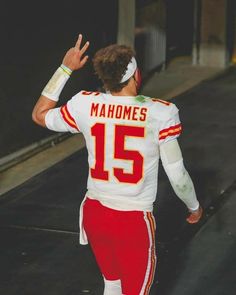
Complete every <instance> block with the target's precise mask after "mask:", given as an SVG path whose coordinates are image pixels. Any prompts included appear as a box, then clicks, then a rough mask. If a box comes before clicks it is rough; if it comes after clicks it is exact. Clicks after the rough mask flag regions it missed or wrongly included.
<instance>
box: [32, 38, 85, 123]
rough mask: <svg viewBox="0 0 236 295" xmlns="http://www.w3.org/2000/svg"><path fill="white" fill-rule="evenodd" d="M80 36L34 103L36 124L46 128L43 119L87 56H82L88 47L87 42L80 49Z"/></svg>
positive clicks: (53, 106)
mask: <svg viewBox="0 0 236 295" xmlns="http://www.w3.org/2000/svg"><path fill="white" fill-rule="evenodd" d="M81 42H82V35H81V34H80V35H79V37H78V40H77V42H76V44H75V46H74V47H72V48H70V49H69V50H68V51H67V53H66V55H65V56H64V58H63V61H62V65H61V66H60V67H59V68H58V69H57V70H56V72H55V73H54V75H53V76H52V78H51V79H50V80H49V82H48V84H47V85H46V87H45V88H44V90H43V92H42V95H41V96H40V98H39V100H38V102H37V103H36V105H35V107H34V109H33V113H32V118H33V121H35V122H36V123H37V124H39V125H41V126H43V127H46V123H45V117H46V115H47V113H48V111H49V110H51V109H53V108H55V106H56V103H57V101H58V100H59V96H60V94H61V91H62V89H63V88H64V86H65V84H66V82H67V81H68V79H69V77H70V75H71V73H72V71H74V70H78V69H80V68H82V67H83V66H84V65H85V64H86V62H87V60H88V56H87V55H86V56H84V57H83V54H84V53H85V52H86V51H87V49H88V47H89V42H86V43H85V45H84V46H83V47H82V48H80V47H81Z"/></svg>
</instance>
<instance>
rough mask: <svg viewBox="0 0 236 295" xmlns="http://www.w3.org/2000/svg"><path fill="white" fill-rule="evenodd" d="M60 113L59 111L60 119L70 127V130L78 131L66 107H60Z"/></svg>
mask: <svg viewBox="0 0 236 295" xmlns="http://www.w3.org/2000/svg"><path fill="white" fill-rule="evenodd" d="M60 111H61V114H62V118H63V119H64V121H65V122H66V123H67V124H68V125H70V126H71V127H72V128H75V129H77V130H79V128H78V127H77V124H76V122H75V120H74V118H73V117H72V116H71V114H70V113H69V111H68V108H67V105H64V106H62V107H61V109H60Z"/></svg>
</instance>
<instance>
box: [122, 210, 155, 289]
mask: <svg viewBox="0 0 236 295" xmlns="http://www.w3.org/2000/svg"><path fill="white" fill-rule="evenodd" d="M121 236H122V239H121V241H120V243H117V248H116V251H117V252H116V253H117V259H118V264H119V269H120V276H121V284H122V292H123V294H125V295H139V294H140V295H142V294H145V295H146V294H149V290H150V287H151V285H152V282H153V278H154V273H155V267H156V253H155V220H154V218H153V216H152V214H151V213H143V212H140V213H138V215H137V216H134V217H132V216H131V218H128V220H127V222H126V223H125V224H123V234H121Z"/></svg>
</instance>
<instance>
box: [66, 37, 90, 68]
mask: <svg viewBox="0 0 236 295" xmlns="http://www.w3.org/2000/svg"><path fill="white" fill-rule="evenodd" d="M82 38H83V36H82V35H81V34H79V37H78V40H77V42H76V44H75V47H72V48H70V49H69V50H68V51H67V53H66V55H65V56H64V58H63V61H62V63H63V65H65V66H66V67H68V68H69V69H71V70H72V71H74V70H78V69H81V68H82V67H83V66H84V65H85V64H86V62H87V60H88V55H86V56H84V57H83V55H84V53H85V52H86V50H87V49H88V47H89V42H88V41H87V42H86V43H85V44H84V46H83V47H82V48H81V49H80V46H81V43H82Z"/></svg>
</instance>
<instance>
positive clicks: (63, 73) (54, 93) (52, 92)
mask: <svg viewBox="0 0 236 295" xmlns="http://www.w3.org/2000/svg"><path fill="white" fill-rule="evenodd" d="M71 73H72V71H71V70H70V69H69V68H67V67H66V66H64V65H61V66H60V67H59V68H58V69H57V70H56V72H55V73H54V75H53V76H52V78H51V79H50V80H49V82H48V83H47V85H46V86H45V88H44V89H43V92H42V95H43V96H46V97H47V98H49V99H51V100H54V101H58V100H59V96H60V94H61V92H62V89H63V88H64V86H65V84H66V82H67V80H68V79H69V78H70V75H71Z"/></svg>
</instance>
